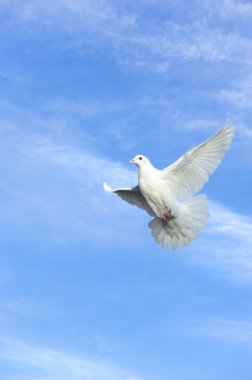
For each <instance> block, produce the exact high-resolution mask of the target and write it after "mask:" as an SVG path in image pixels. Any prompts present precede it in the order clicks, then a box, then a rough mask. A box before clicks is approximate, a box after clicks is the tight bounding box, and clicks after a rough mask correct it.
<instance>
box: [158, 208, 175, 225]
mask: <svg viewBox="0 0 252 380" xmlns="http://www.w3.org/2000/svg"><path fill="white" fill-rule="evenodd" d="M160 219H162V220H163V221H164V222H167V220H169V219H173V215H172V213H171V210H169V209H168V208H166V209H165V211H164V213H163V214H161V216H160Z"/></svg>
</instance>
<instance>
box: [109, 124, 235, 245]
mask: <svg viewBox="0 0 252 380" xmlns="http://www.w3.org/2000/svg"><path fill="white" fill-rule="evenodd" d="M233 136H234V128H233V127H232V125H231V124H227V125H226V126H225V127H224V128H222V129H221V130H220V131H219V132H217V133H216V134H215V135H213V136H212V137H211V138H209V139H208V140H206V141H205V142H203V143H202V144H200V145H198V146H196V147H193V148H191V149H189V150H188V151H187V152H186V153H185V154H184V155H183V156H181V157H180V158H179V159H178V160H177V161H176V162H174V163H173V164H172V165H170V166H167V167H166V168H165V169H163V170H159V169H156V168H155V167H154V166H153V165H152V164H151V162H150V161H149V159H148V158H147V157H145V156H143V155H137V156H136V157H135V158H134V159H133V160H131V162H132V163H135V164H136V165H137V166H138V186H135V187H133V188H125V189H111V187H110V186H108V185H107V184H106V183H104V189H105V190H106V191H110V192H113V193H115V194H117V195H119V196H120V197H121V198H122V199H123V200H125V201H127V202H129V203H130V204H132V205H135V206H138V207H140V208H142V209H144V210H145V211H146V212H147V213H148V214H150V215H151V216H153V217H154V218H153V219H152V220H151V221H150V223H149V227H150V228H151V230H152V232H151V233H152V236H153V237H154V238H155V240H156V242H157V243H158V244H161V245H162V246H163V247H164V248H166V247H168V246H169V245H171V246H172V247H173V248H174V249H176V248H178V247H180V246H183V245H187V244H189V243H190V241H191V240H194V239H197V238H198V230H201V229H203V228H204V227H205V224H206V219H207V218H208V216H209V214H208V211H207V206H206V196H205V195H198V196H196V197H193V198H192V196H193V195H194V194H195V193H197V192H198V191H199V190H200V189H201V188H202V187H203V185H204V184H205V183H206V182H207V181H208V179H209V176H210V175H211V174H212V173H213V172H214V170H215V169H216V168H217V166H218V165H219V163H220V162H221V160H222V158H223V157H224V155H225V153H226V151H227V149H228V147H229V145H230V142H231V140H232V138H233Z"/></svg>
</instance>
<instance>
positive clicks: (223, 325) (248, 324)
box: [166, 317, 252, 343]
mask: <svg viewBox="0 0 252 380" xmlns="http://www.w3.org/2000/svg"><path fill="white" fill-rule="evenodd" d="M166 331H167V332H168V333H171V334H179V335H187V336H191V337H196V338H207V339H218V340H225V341H230V342H233V343H251V341H252V321H251V320H230V319H224V318H214V317H213V318H206V319H196V320H189V321H187V322H183V323H177V324H174V325H173V324H172V325H171V326H170V328H169V329H167V330H166Z"/></svg>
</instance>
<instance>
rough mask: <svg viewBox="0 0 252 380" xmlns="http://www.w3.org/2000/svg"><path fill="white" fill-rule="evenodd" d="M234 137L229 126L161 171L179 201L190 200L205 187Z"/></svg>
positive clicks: (231, 127) (232, 130) (232, 129)
mask: <svg viewBox="0 0 252 380" xmlns="http://www.w3.org/2000/svg"><path fill="white" fill-rule="evenodd" d="M233 136H234V128H233V126H232V125H231V124H227V125H226V126H225V127H224V128H222V129H221V130H219V131H218V132H217V133H216V134H215V135H213V136H212V137H210V138H209V139H208V140H206V141H205V142H203V143H202V144H200V145H198V146H196V147H192V148H190V149H189V150H188V151H187V152H186V153H185V154H184V155H183V156H181V157H180V158H179V159H178V160H177V161H176V162H174V163H173V164H172V165H170V166H168V167H166V168H165V169H163V170H162V171H161V176H162V178H163V179H164V180H166V181H167V182H168V185H169V187H170V188H171V190H172V192H173V194H174V195H175V197H176V198H177V199H178V200H185V199H188V198H189V197H191V196H192V195H193V194H195V193H197V192H198V191H199V190H200V189H201V188H202V187H203V185H204V184H205V183H206V182H207V181H208V179H209V176H210V175H211V174H212V173H213V172H214V170H215V169H216V168H217V166H218V165H219V163H220V162H221V160H222V158H223V157H224V155H225V153H226V151H227V149H228V147H229V145H230V142H231V140H232V138H233Z"/></svg>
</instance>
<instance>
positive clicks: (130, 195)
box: [103, 182, 156, 216]
mask: <svg viewBox="0 0 252 380" xmlns="http://www.w3.org/2000/svg"><path fill="white" fill-rule="evenodd" d="M103 187H104V190H106V191H109V192H112V193H115V194H116V195H119V197H121V198H122V199H123V200H124V201H126V202H128V203H130V204H131V205H134V206H137V207H139V208H141V209H143V210H145V211H146V212H147V213H148V214H149V215H151V216H156V214H155V213H154V211H153V210H152V209H151V207H150V206H149V205H148V203H147V201H146V199H145V198H144V196H143V195H142V193H141V191H140V189H139V186H135V187H132V188H123V189H112V188H111V187H110V186H109V185H108V184H107V183H106V182H104V184H103Z"/></svg>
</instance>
